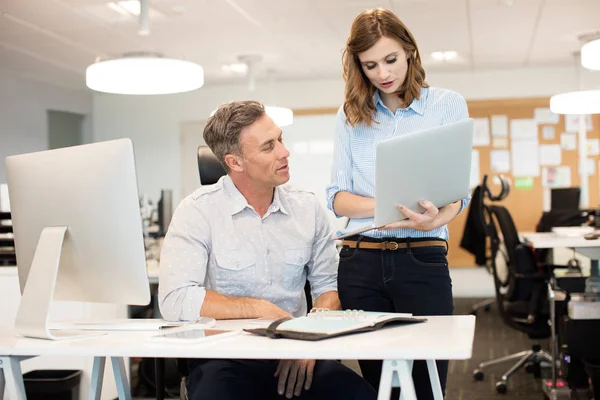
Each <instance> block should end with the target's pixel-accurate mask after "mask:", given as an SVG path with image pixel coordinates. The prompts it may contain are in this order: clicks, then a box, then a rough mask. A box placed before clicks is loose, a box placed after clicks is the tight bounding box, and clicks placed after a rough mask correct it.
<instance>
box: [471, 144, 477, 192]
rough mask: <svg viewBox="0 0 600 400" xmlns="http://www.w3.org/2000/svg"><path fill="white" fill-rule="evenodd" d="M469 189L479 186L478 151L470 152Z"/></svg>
mask: <svg viewBox="0 0 600 400" xmlns="http://www.w3.org/2000/svg"><path fill="white" fill-rule="evenodd" d="M470 184H471V189H472V188H474V187H476V186H477V185H479V150H475V149H473V150H471V177H470Z"/></svg>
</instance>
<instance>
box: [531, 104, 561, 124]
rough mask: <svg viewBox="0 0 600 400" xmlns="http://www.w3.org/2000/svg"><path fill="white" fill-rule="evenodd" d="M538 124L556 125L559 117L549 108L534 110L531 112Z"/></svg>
mask: <svg viewBox="0 0 600 400" xmlns="http://www.w3.org/2000/svg"><path fill="white" fill-rule="evenodd" d="M533 115H534V118H535V120H536V122H537V123H538V124H558V121H559V115H558V114H554V113H553V112H552V111H550V109H549V108H536V109H535V110H534V112H533Z"/></svg>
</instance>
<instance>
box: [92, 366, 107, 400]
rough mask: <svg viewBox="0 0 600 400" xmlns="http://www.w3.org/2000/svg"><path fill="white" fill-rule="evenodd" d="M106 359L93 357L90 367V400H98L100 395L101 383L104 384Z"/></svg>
mask: <svg viewBox="0 0 600 400" xmlns="http://www.w3.org/2000/svg"><path fill="white" fill-rule="evenodd" d="M105 365H106V357H94V364H93V366H92V382H91V385H92V386H91V387H90V400H100V395H101V394H102V383H103V382H104V367H105Z"/></svg>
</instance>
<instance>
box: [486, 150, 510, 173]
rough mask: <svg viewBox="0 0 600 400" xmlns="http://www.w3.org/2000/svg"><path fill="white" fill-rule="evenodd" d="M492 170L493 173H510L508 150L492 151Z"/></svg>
mask: <svg viewBox="0 0 600 400" xmlns="http://www.w3.org/2000/svg"><path fill="white" fill-rule="evenodd" d="M490 168H491V170H492V171H493V172H509V171H510V152H509V151H508V150H492V151H490Z"/></svg>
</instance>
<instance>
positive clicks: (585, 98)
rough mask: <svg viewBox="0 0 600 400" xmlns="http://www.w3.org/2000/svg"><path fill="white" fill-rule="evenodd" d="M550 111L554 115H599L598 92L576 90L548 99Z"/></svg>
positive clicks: (599, 102) (599, 99) (599, 94)
mask: <svg viewBox="0 0 600 400" xmlns="http://www.w3.org/2000/svg"><path fill="white" fill-rule="evenodd" d="M550 111H552V112H553V113H555V114H599V113H600V90H578V91H575V92H567V93H561V94H557V95H554V96H552V97H551V98H550Z"/></svg>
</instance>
